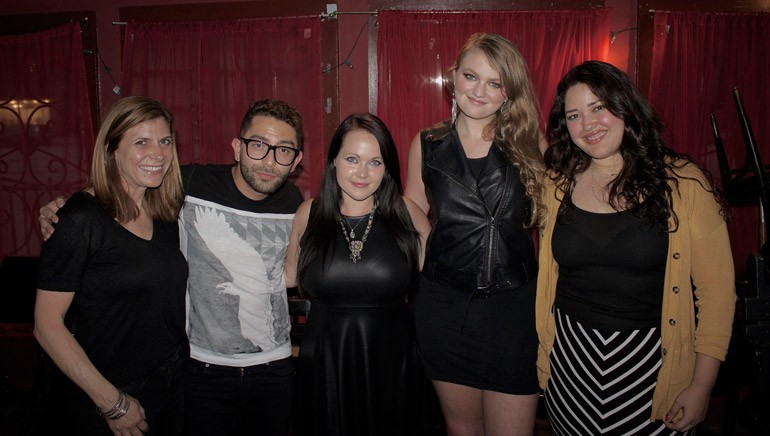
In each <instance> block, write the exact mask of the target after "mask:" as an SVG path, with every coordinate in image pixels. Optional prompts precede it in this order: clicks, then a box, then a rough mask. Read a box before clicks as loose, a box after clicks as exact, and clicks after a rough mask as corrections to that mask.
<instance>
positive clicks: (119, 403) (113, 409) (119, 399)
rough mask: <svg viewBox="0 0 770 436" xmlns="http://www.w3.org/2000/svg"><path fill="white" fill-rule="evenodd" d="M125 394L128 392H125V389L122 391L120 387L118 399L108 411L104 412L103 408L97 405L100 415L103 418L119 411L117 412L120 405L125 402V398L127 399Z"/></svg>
mask: <svg viewBox="0 0 770 436" xmlns="http://www.w3.org/2000/svg"><path fill="white" fill-rule="evenodd" d="M125 395H126V394H125V393H124V392H123V391H121V390H120V389H118V401H117V402H116V403H115V405H114V406H112V409H110V410H109V411H107V412H102V411H101V410H99V408H98V407H97V408H96V411H97V412H98V413H99V415H100V416H101V417H102V418H107V417H110V416H112V415H114V414H115V413H117V412H118V409H119V408H120V405H121V404H122V403H123V400H124V399H125Z"/></svg>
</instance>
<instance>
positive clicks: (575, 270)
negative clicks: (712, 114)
mask: <svg viewBox="0 0 770 436" xmlns="http://www.w3.org/2000/svg"><path fill="white" fill-rule="evenodd" d="M660 131H661V126H660V122H659V121H658V120H657V118H656V117H655V114H654V113H653V110H652V108H651V107H650V106H649V104H648V103H647V102H646V101H645V100H644V99H643V98H642V97H641V96H640V95H639V92H638V91H637V89H636V88H635V87H634V86H633V85H632V84H631V82H630V80H629V79H628V77H627V76H626V75H625V73H623V72H622V71H620V70H618V69H617V68H615V67H614V66H612V65H610V64H607V63H604V62H597V61H589V62H586V63H584V64H581V65H579V66H577V67H574V68H573V69H572V70H570V71H569V72H568V73H567V75H566V76H565V77H564V78H563V79H562V81H561V82H560V83H559V85H558V88H557V94H556V98H555V100H554V105H553V108H552V110H551V114H550V118H549V127H548V138H549V141H550V147H549V149H548V150H547V152H546V155H545V158H546V164H547V165H548V167H549V169H550V171H551V177H550V180H549V183H546V189H545V193H544V202H545V205H546V207H547V210H548V219H547V220H546V223H545V225H544V227H543V228H542V230H541V240H540V271H539V276H538V295H537V303H536V312H537V314H536V316H537V330H538V336H539V342H540V346H539V354H538V372H539V379H540V386H541V388H543V389H545V399H546V406H547V410H548V415H549V420H550V421H551V424H552V427H553V429H554V432H555V433H556V434H570V435H574V434H605V433H611V434H662V433H667V434H671V431H672V430H674V431H676V432H689V431H692V430H693V428H694V427H695V426H696V425H697V424H698V423H700V422H701V421H703V419H704V417H705V415H706V411H707V408H708V401H709V396H710V393H711V389H712V387H713V385H714V381H715V380H716V376H717V373H718V371H719V366H720V363H721V361H723V360H724V358H725V355H726V353H727V347H728V344H729V341H730V334H731V327H732V320H733V313H734V309H735V285H734V270H733V261H732V254H731V252H730V244H729V240H728V235H727V227H726V225H725V221H724V206H723V202H722V201H721V200H720V198H719V196H718V195H717V194H716V193H715V190H714V188H713V187H712V184H711V182H710V177H709V176H708V175H707V173H704V171H703V170H702V169H701V168H700V167H699V166H698V165H697V164H695V163H694V162H693V161H692V160H691V159H690V158H688V157H686V156H682V155H679V154H677V153H675V152H673V151H672V150H671V149H669V148H668V147H667V146H665V144H664V143H663V141H662V139H661V137H660ZM695 306H697V308H698V313H697V323H696V314H695Z"/></svg>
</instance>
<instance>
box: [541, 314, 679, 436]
mask: <svg viewBox="0 0 770 436" xmlns="http://www.w3.org/2000/svg"><path fill="white" fill-rule="evenodd" d="M555 316H556V341H555V343H554V347H553V351H552V352H551V357H550V360H551V378H550V379H549V381H548V389H546V391H545V404H546V409H547V411H548V419H549V421H550V423H551V428H552V430H553V433H554V434H556V435H569V436H578V435H599V434H603V435H682V434H688V435H689V434H694V430H691V431H690V432H688V433H681V432H676V431H672V430H669V429H667V428H666V426H665V425H664V424H663V422H662V421H656V422H650V413H651V407H652V393H653V391H654V390H655V382H656V378H657V375H658V369H660V364H661V360H660V332H659V330H658V328H657V327H655V328H651V329H640V330H630V331H606V330H594V329H588V328H585V327H584V326H583V325H581V324H580V323H579V322H576V321H574V320H572V319H570V317H569V316H567V315H565V314H563V313H562V312H561V311H559V309H558V308H557V309H555Z"/></svg>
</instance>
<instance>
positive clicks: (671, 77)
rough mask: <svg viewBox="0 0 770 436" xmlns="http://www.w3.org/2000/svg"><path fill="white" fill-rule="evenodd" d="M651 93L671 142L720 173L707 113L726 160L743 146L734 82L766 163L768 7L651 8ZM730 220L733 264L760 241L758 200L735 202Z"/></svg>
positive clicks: (769, 139) (769, 153) (733, 161)
mask: <svg viewBox="0 0 770 436" xmlns="http://www.w3.org/2000/svg"><path fill="white" fill-rule="evenodd" d="M654 26H655V40H654V46H653V59H652V71H651V77H650V91H649V99H650V102H651V103H652V104H653V106H654V107H655V108H656V109H657V110H658V112H659V114H660V117H661V120H662V121H663V123H664V126H665V138H666V140H667V142H668V143H669V145H670V146H671V147H672V148H673V149H675V150H677V151H679V152H682V153H687V154H689V155H691V156H693V158H695V159H696V160H697V161H699V162H701V163H702V164H703V165H704V166H705V167H706V168H708V169H709V170H710V171H711V172H712V173H713V175H714V177H715V179H716V180H717V181H719V164H718V161H717V157H716V152H715V148H714V135H713V130H712V127H711V121H710V118H709V114H710V113H714V115H715V117H716V119H717V122H718V124H719V130H720V134H721V136H722V137H723V138H724V144H725V148H726V151H727V156H728V160H729V161H730V166H731V168H740V167H742V166H743V163H744V159H745V146H744V142H743V137H742V134H741V128H740V124H739V119H738V115H737V111H736V108H735V103H734V101H733V94H732V90H733V88H734V87H738V88H739V90H740V93H741V98H742V100H743V106H744V108H745V111H746V114H747V116H748V118H749V121H750V122H751V124H752V127H753V130H754V135H755V137H756V143H757V145H758V146H759V149H760V153H761V155H762V158H763V160H764V163H770V129H768V128H767V127H766V126H767V123H768V119H770V106H768V101H770V86H768V84H767V78H768V71H770V14H767V13H705V12H660V11H659V12H656V13H655V21H654ZM732 212H733V213H732V215H733V218H732V221H731V222H730V223H729V224H728V229H729V230H730V239H731V243H732V247H733V255H734V257H735V262H736V267H737V270H738V272H739V273H742V272H743V271H744V270H745V260H746V258H747V256H748V254H749V253H751V252H756V251H757V248H758V222H759V221H758V211H757V208H756V207H744V208H734V209H733V210H732Z"/></svg>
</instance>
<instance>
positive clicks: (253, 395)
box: [39, 100, 303, 436]
mask: <svg viewBox="0 0 770 436" xmlns="http://www.w3.org/2000/svg"><path fill="white" fill-rule="evenodd" d="M302 140H303V132H302V118H301V117H300V115H299V113H297V111H296V110H295V109H294V108H292V107H291V106H290V105H288V104H287V103H285V102H283V101H280V100H259V101H257V102H255V103H254V104H253V105H251V107H250V108H249V109H248V111H247V112H246V115H245V116H244V118H243V121H242V123H241V128H240V133H239V136H238V137H237V138H234V139H233V140H232V143H231V145H232V147H233V152H234V156H235V162H236V163H235V165H232V164H229V165H198V164H194V165H185V166H182V181H183V184H184V189H185V199H184V204H183V206H182V210H181V211H180V214H179V234H180V246H181V249H182V252H183V253H184V254H185V256H186V258H187V261H188V263H189V279H188V282H187V333H188V336H189V338H190V356H191V357H190V359H189V361H188V362H187V364H186V366H185V373H184V377H185V431H184V433H185V434H187V435H246V434H249V435H255V434H258V435H281V436H285V435H286V434H287V433H288V423H289V418H290V414H291V400H292V394H293V390H294V375H293V374H294V370H293V364H292V361H291V343H290V339H289V329H290V323H289V309H288V301H287V295H286V283H285V281H284V277H283V263H284V257H285V254H286V247H287V246H288V243H289V235H290V233H291V223H292V219H293V217H294V212H295V211H296V210H297V207H299V205H300V203H301V202H302V195H301V194H300V192H299V189H297V187H296V186H295V185H294V184H292V183H287V182H286V179H287V178H288V177H289V174H290V173H291V172H292V171H294V170H295V169H296V167H297V165H298V164H299V163H300V161H301V160H302V151H301V150H302ZM60 205H61V204H58V205H57V204H55V203H54V202H51V203H49V204H48V205H46V206H43V208H41V216H40V218H39V219H40V222H41V224H42V227H43V228H42V231H43V235H44V237H47V236H50V233H51V232H52V231H53V228H52V227H51V226H50V222H51V220H50V219H49V218H52V219H53V220H54V221H56V218H55V217H54V216H53V213H54V212H55V211H56V210H57V209H58V207H57V206H60ZM46 209H49V210H46Z"/></svg>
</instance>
